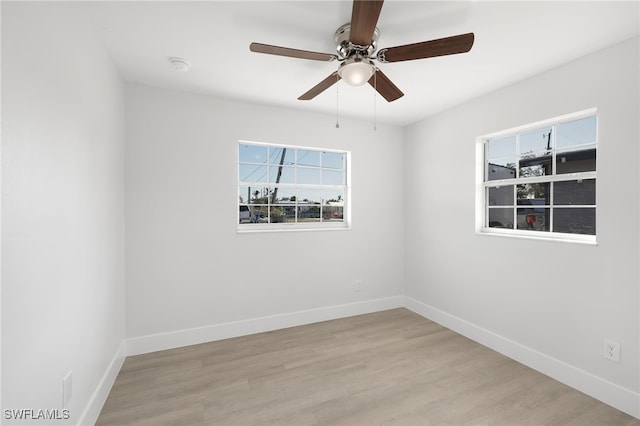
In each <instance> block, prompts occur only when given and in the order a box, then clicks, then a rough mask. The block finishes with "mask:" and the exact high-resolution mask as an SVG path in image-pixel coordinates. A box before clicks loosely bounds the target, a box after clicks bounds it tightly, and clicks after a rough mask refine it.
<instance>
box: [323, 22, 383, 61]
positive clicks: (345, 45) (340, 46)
mask: <svg viewBox="0 0 640 426" xmlns="http://www.w3.org/2000/svg"><path fill="white" fill-rule="evenodd" d="M350 33H351V24H350V23H347V24H344V25H342V26H341V27H340V28H338V29H337V30H336V33H335V35H334V40H335V42H336V50H337V51H338V55H339V56H340V58H342V59H347V58H350V57H352V56H354V55H360V56H364V57H370V56H371V55H372V54H373V52H375V51H376V48H377V44H378V38H379V37H380V30H379V29H378V27H376V29H375V30H374V32H373V36H372V40H371V44H369V45H368V46H359V45H357V44H353V43H351V42H350V41H349V35H350Z"/></svg>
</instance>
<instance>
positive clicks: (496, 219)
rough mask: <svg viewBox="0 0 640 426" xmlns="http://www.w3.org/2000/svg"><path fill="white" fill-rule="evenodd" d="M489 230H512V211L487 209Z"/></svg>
mask: <svg viewBox="0 0 640 426" xmlns="http://www.w3.org/2000/svg"><path fill="white" fill-rule="evenodd" d="M489 228H508V229H513V209H505V208H495V209H489Z"/></svg>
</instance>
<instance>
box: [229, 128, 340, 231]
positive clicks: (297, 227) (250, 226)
mask: <svg viewBox="0 0 640 426" xmlns="http://www.w3.org/2000/svg"><path fill="white" fill-rule="evenodd" d="M241 145H259V146H265V147H271V148H287V149H301V150H306V151H319V152H335V153H340V154H344V156H345V164H344V167H345V176H344V178H345V183H344V185H311V184H299V183H297V182H296V183H295V184H279V185H278V186H279V187H281V188H283V187H289V188H293V187H299V188H308V189H322V188H336V189H337V188H340V189H342V190H343V194H344V197H343V206H342V207H343V220H342V221H319V222H294V223H292V222H282V223H239V222H240V217H239V213H236V214H237V215H238V217H237V220H236V224H237V231H238V232H239V233H245V232H247V233H251V232H286V231H318V230H346V229H351V151H347V150H339V149H329V148H318V147H311V146H303V145H287V144H281V143H267V142H256V141H249V140H239V141H238V144H237V147H238V149H236V155H237V158H236V182H237V185H236V190H237V188H239V187H240V186H243V185H245V183H246V182H241V180H240V153H239V147H240V146H241ZM296 167H297V166H296ZM253 184H255V185H256V186H269V185H272V186H275V184H273V183H267V184H265V183H263V182H262V183H261V182H255V183H253ZM238 195H240V194H237V195H236V200H237V201H236V203H237V204H238V206H239V205H240V204H241V203H240V201H239V198H238ZM249 205H250V204H249ZM238 211H239V209H238V208H237V207H236V212H238ZM321 218H322V215H321Z"/></svg>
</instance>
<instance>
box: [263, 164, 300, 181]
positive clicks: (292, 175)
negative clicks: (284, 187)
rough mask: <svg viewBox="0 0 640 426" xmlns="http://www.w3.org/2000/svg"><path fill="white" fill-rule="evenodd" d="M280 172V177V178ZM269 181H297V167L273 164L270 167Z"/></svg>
mask: <svg viewBox="0 0 640 426" xmlns="http://www.w3.org/2000/svg"><path fill="white" fill-rule="evenodd" d="M278 173H280V177H279V178H278ZM269 182H271V183H295V182H296V169H295V168H294V167H288V166H282V167H280V166H271V167H269Z"/></svg>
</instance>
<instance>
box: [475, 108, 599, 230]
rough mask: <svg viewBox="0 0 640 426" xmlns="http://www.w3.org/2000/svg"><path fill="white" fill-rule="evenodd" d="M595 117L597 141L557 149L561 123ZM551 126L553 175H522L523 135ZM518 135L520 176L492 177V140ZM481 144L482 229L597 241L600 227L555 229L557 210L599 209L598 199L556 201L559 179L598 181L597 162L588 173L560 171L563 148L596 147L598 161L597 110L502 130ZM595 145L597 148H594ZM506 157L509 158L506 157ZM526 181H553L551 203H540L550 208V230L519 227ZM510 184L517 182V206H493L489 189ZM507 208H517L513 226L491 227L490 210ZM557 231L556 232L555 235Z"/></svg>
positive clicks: (515, 204)
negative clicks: (519, 193)
mask: <svg viewBox="0 0 640 426" xmlns="http://www.w3.org/2000/svg"><path fill="white" fill-rule="evenodd" d="M591 117H593V118H594V119H595V131H594V139H595V140H594V141H592V142H591V141H589V142H583V143H577V144H574V145H566V146H563V147H562V148H560V149H558V148H557V142H556V137H557V126H559V125H561V124H564V123H569V122H573V121H578V120H583V119H587V118H591ZM547 127H548V128H550V129H551V145H550V146H551V164H550V167H551V174H550V175H543V176H532V177H521V176H520V160H521V152H520V151H521V150H520V135H522V134H525V133H529V132H535V131H536V129H544V128H547ZM514 135H515V143H516V163H515V171H516V178H515V179H514V178H508V179H500V180H489V164H490V163H489V158H488V152H489V150H488V143H489V142H490V141H491V140H492V139H501V138H507V137H509V136H514ZM481 143H482V145H483V149H482V153H483V160H482V164H483V169H484V170H483V181H482V187H483V199H482V203H483V207H484V208H483V209H482V211H483V214H484V217H483V218H482V230H483V231H484V232H489V233H496V234H506V235H527V234H529V235H531V234H535V235H536V236H539V235H540V234H544V236H545V237H547V236H549V237H552V238H565V237H566V238H569V239H571V240H585V241H595V236H596V233H597V229H595V232H594V234H566V233H561V232H556V231H554V209H568V208H569V209H571V208H575V209H580V208H592V209H596V211H597V201H596V202H594V204H588V205H575V204H562V205H560V204H558V205H555V204H554V203H555V200H554V192H555V188H554V185H555V183H556V182H562V181H575V180H588V179H593V180H595V181H596V182H597V164H594V168H595V169H596V170H593V171H586V172H574V173H562V174H557V153H558V152H559V151H560V152H561V153H568V152H576V151H579V149H575V150H573V151H572V149H574V148H582V150H588V149H595V161H596V162H597V146H598V120H597V114H596V111H595V109H592V110H588V111H584V112H581V113H576V114H569V115H568V116H567V117H565V118H561V119H557V120H547V121H546V122H544V123H537V124H533V125H529V126H522V127H521V128H518V129H512V130H511V131H505V132H501V133H498V134H494V135H493V136H491V137H485V138H483V139H481ZM591 147H593V148H591ZM505 158H506V157H505ZM524 183H549V192H550V193H549V204H548V205H547V204H545V205H543V206H540V207H541V208H546V209H548V211H549V221H550V223H549V231H530V230H524V229H518V217H517V216H518V214H517V211H518V208H525V207H523V205H520V206H519V205H518V196H517V186H518V185H519V184H524ZM506 185H513V206H511V207H509V206H504V205H496V206H490V205H489V204H490V202H489V188H493V187H500V186H506ZM595 196H596V197H597V191H596V195H595ZM505 208H511V209H513V228H497V227H490V226H489V220H490V210H491V209H505ZM594 227H595V223H594ZM554 234H555V235H554Z"/></svg>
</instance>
